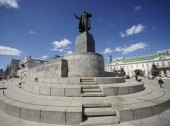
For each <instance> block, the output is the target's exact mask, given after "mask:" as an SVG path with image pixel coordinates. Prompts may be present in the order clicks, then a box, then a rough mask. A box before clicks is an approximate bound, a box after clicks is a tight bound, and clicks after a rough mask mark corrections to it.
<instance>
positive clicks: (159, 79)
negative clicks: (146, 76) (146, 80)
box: [158, 76, 164, 88]
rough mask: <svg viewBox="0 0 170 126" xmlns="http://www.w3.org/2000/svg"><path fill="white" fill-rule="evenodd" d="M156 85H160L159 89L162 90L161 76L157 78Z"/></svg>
mask: <svg viewBox="0 0 170 126" xmlns="http://www.w3.org/2000/svg"><path fill="white" fill-rule="evenodd" d="M158 84H160V88H162V84H164V82H163V80H162V78H161V76H159V77H158Z"/></svg>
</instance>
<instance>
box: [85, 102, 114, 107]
mask: <svg viewBox="0 0 170 126" xmlns="http://www.w3.org/2000/svg"><path fill="white" fill-rule="evenodd" d="M83 107H84V108H105V107H112V104H111V103H102V104H88V103H86V104H83Z"/></svg>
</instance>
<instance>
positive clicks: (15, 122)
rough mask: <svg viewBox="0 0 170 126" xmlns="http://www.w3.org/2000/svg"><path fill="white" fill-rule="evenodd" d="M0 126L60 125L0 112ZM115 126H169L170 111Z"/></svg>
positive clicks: (154, 82) (151, 82)
mask: <svg viewBox="0 0 170 126" xmlns="http://www.w3.org/2000/svg"><path fill="white" fill-rule="evenodd" d="M144 82H145V83H146V84H149V85H153V86H155V87H157V88H160V87H159V85H158V83H157V80H144ZM164 82H165V84H164V85H163V88H162V90H164V89H166V90H168V91H170V81H169V80H166V81H164ZM169 97H170V96H169ZM0 126H60V125H55V124H43V123H37V122H31V121H26V120H22V119H18V118H15V117H12V116H9V115H7V114H6V113H3V112H2V111H0ZM109 126H111V125H109ZM115 126H170V109H168V110H166V111H164V112H162V113H161V114H158V115H155V116H152V117H149V118H145V119H140V120H135V121H128V122H121V123H120V124H116V125H115Z"/></svg>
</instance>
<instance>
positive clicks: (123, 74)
mask: <svg viewBox="0 0 170 126" xmlns="http://www.w3.org/2000/svg"><path fill="white" fill-rule="evenodd" d="M120 73H121V75H122V76H125V74H126V73H125V71H124V69H123V68H120Z"/></svg>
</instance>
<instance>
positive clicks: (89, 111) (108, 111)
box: [83, 107, 116, 117]
mask: <svg viewBox="0 0 170 126" xmlns="http://www.w3.org/2000/svg"><path fill="white" fill-rule="evenodd" d="M83 114H84V116H87V117H89V116H116V111H115V110H114V109H112V107H103V108H84V113H83Z"/></svg>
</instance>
